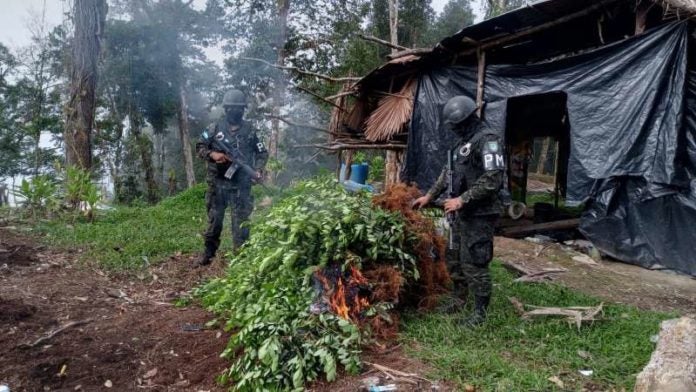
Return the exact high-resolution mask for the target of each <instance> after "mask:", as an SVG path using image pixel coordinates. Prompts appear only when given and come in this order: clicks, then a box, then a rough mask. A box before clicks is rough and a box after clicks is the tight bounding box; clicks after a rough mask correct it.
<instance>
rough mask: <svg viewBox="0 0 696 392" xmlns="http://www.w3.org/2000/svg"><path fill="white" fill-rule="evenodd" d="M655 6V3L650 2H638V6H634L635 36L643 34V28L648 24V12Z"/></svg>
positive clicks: (639, 0)
mask: <svg viewBox="0 0 696 392" xmlns="http://www.w3.org/2000/svg"><path fill="white" fill-rule="evenodd" d="M654 5H655V3H653V2H651V1H641V0H638V4H637V6H636V30H635V35H638V34H643V32H645V28H646V26H647V22H648V12H650V9H652V7H653V6H654Z"/></svg>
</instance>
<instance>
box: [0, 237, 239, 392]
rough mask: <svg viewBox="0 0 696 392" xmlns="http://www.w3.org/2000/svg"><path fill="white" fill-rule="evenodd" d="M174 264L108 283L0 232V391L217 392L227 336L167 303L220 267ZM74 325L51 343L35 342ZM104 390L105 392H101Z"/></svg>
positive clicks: (196, 311)
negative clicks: (2, 386) (0, 388)
mask: <svg viewBox="0 0 696 392" xmlns="http://www.w3.org/2000/svg"><path fill="white" fill-rule="evenodd" d="M190 262H191V261H190V260H189V259H188V258H187V257H183V256H179V257H173V258H172V259H171V260H169V261H167V262H166V263H163V264H162V265H161V266H159V267H157V268H153V269H152V270H151V271H150V272H148V273H147V274H144V275H141V276H140V279H139V278H137V277H136V278H134V277H132V276H129V277H126V276H110V275H108V274H106V273H104V272H102V271H99V270H97V269H93V268H90V267H89V266H86V265H83V264H77V263H75V262H74V260H72V256H71V255H68V254H65V253H57V252H52V251H50V250H45V249H43V248H42V247H38V246H34V245H32V242H31V241H30V240H29V239H28V238H26V237H24V236H18V235H16V234H15V233H13V232H12V231H7V230H2V229H0V328H1V332H0V352H1V353H2V355H0V384H5V385H8V386H10V388H11V390H12V391H13V392H14V391H32V392H34V391H75V390H82V391H100V390H115V391H136V390H151V391H218V390H223V389H222V388H219V387H217V386H216V383H215V376H216V375H218V374H220V373H221V372H222V371H223V370H224V369H225V366H226V365H227V363H226V361H225V360H224V359H221V358H219V354H220V352H222V350H223V349H224V347H225V344H226V342H227V338H228V336H227V334H225V333H224V332H223V331H221V330H218V329H207V328H205V323H206V322H207V321H209V320H210V319H211V316H210V315H209V314H208V313H206V312H205V311H203V310H201V309H200V308H197V307H195V306H189V307H185V308H177V307H175V306H173V304H172V300H173V299H175V298H177V297H179V296H181V295H182V294H185V293H186V291H187V290H189V289H190V288H191V287H195V285H196V284H197V283H198V282H200V281H201V280H203V279H205V278H207V277H209V276H212V275H215V274H217V273H220V272H221V267H220V266H217V267H212V268H208V269H196V270H192V269H191V268H190ZM74 322H84V324H80V325H75V326H72V327H68V328H66V329H64V330H62V331H61V332H59V333H57V334H55V335H54V336H53V337H51V338H49V339H46V340H44V341H43V342H40V343H39V344H36V345H34V343H35V342H36V341H37V340H38V339H40V338H41V337H45V336H48V335H50V334H51V333H52V332H55V331H56V330H58V329H59V328H60V327H63V326H66V325H72V324H71V323H74ZM106 385H111V388H108V387H107V386H106Z"/></svg>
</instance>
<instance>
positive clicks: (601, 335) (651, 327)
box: [403, 262, 670, 391]
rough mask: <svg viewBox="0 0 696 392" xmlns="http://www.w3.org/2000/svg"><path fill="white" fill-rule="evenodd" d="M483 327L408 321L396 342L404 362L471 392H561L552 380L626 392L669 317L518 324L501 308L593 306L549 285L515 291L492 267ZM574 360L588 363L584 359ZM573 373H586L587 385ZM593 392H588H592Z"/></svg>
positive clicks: (622, 311)
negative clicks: (401, 344) (403, 348)
mask: <svg viewBox="0 0 696 392" xmlns="http://www.w3.org/2000/svg"><path fill="white" fill-rule="evenodd" d="M492 273H493V279H494V282H495V284H496V286H495V289H494V297H493V302H492V305H491V310H490V315H489V321H488V323H487V324H486V325H485V326H483V327H481V328H479V329H475V330H464V329H462V328H461V327H459V326H458V325H457V324H456V320H457V318H458V317H461V315H458V314H455V315H442V314H436V313H430V314H415V313H414V314H409V315H407V316H406V317H405V318H404V322H403V339H404V340H405V341H407V342H412V343H414V344H411V345H409V347H410V348H409V354H411V355H413V356H415V357H417V358H420V359H422V360H424V361H425V362H427V363H430V364H432V365H433V366H434V367H435V369H436V376H437V377H441V378H444V379H448V380H452V381H454V382H455V383H457V384H458V386H459V387H461V388H462V390H463V389H464V386H465V385H467V384H468V385H473V386H476V387H477V391H478V390H481V391H550V390H562V389H560V388H559V387H557V386H556V385H555V384H553V383H551V382H550V381H549V380H548V378H549V377H552V376H557V377H559V378H560V379H561V380H562V381H563V383H564V384H565V386H564V389H563V390H582V389H583V386H589V385H592V386H593V387H599V390H610V389H611V388H617V389H619V390H620V389H621V388H625V389H626V390H632V389H633V384H634V382H635V376H636V374H637V373H638V372H640V370H641V369H642V368H643V367H644V366H645V364H646V363H647V362H648V360H649V358H650V354H651V352H652V350H653V349H654V344H653V343H652V342H651V341H650V337H651V336H652V335H654V334H656V333H657V332H658V331H659V323H660V321H662V320H664V319H667V318H670V315H666V314H661V313H655V312H646V311H640V310H638V309H636V308H633V307H630V306H624V305H612V304H608V305H607V304H605V313H604V318H605V319H606V320H603V321H597V322H595V323H594V324H591V325H588V324H585V325H583V327H582V328H581V329H580V330H579V331H578V329H577V328H576V327H575V326H574V325H569V324H568V323H567V322H566V321H564V320H562V319H559V318H551V317H549V318H546V319H535V320H531V321H524V320H522V319H520V317H519V316H518V315H517V313H516V312H515V310H514V308H513V306H512V305H511V304H510V302H509V301H508V297H511V296H514V297H517V298H518V299H520V300H521V301H522V302H523V303H524V304H529V305H537V306H596V305H598V304H599V303H600V302H602V301H600V300H598V299H596V298H593V297H590V296H587V295H584V294H581V293H577V292H575V291H572V290H569V289H567V288H565V287H563V286H560V285H555V284H529V283H515V282H513V276H512V275H511V274H510V273H508V272H507V271H506V270H504V269H503V268H502V267H501V266H500V264H499V263H497V262H495V263H494V264H493V266H492ZM578 352H586V353H589V354H590V355H591V357H589V358H583V357H582V356H581V355H580V354H579V353H578ZM582 354H583V355H584V353H582ZM580 370H592V371H593V372H594V373H593V375H592V376H591V377H585V376H582V375H581V374H580V372H579V371H580ZM593 390H594V389H593Z"/></svg>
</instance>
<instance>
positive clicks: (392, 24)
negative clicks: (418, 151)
mask: <svg viewBox="0 0 696 392" xmlns="http://www.w3.org/2000/svg"><path fill="white" fill-rule="evenodd" d="M389 37H390V41H391V44H392V45H395V46H396V45H399V0H389ZM396 52H397V50H396V49H395V48H392V54H394V53H396ZM390 92H391V91H390ZM400 155H401V153H400V152H398V151H395V150H387V157H386V159H385V170H384V172H385V178H384V184H385V187H388V186H389V185H394V184H398V183H399V182H400V180H401V179H400V178H399V174H400V172H401V164H400V161H401V157H400Z"/></svg>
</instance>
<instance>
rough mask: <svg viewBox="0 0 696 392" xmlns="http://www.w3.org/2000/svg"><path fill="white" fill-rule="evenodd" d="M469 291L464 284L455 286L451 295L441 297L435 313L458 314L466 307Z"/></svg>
mask: <svg viewBox="0 0 696 392" xmlns="http://www.w3.org/2000/svg"><path fill="white" fill-rule="evenodd" d="M468 294H469V290H468V288H467V286H466V285H465V284H455V285H454V288H453V290H452V292H451V293H448V294H446V295H443V296H442V298H441V299H440V304H439V305H438V306H437V309H436V311H437V312H438V313H442V314H451V313H456V312H460V311H462V310H463V309H464V306H465V305H466V298H467V296H468Z"/></svg>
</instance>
